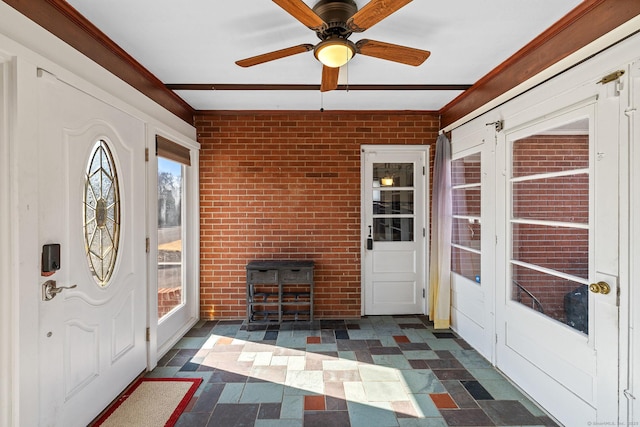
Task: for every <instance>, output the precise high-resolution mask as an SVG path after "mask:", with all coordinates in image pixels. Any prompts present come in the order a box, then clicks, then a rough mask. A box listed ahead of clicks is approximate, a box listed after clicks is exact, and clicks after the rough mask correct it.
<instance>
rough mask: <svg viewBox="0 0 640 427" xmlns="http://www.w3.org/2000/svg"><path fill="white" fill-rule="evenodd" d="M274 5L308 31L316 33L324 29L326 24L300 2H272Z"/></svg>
mask: <svg viewBox="0 0 640 427" xmlns="http://www.w3.org/2000/svg"><path fill="white" fill-rule="evenodd" d="M273 2H274V3H275V4H277V5H278V6H280V7H281V8H283V9H284V10H286V11H287V12H289V15H291V16H293V17H294V18H296V19H297V20H298V21H300V22H302V24H304V25H305V26H307V27H309V28H310V29H312V30H314V31H317V30H320V29H322V28H326V27H327V24H326V23H325V22H324V21H323V20H322V18H320V17H319V16H318V15H317V14H316V13H315V12H314V11H313V10H312V9H311V8H310V7H309V6H307V5H306V4H305V3H304V2H303V1H302V0H273Z"/></svg>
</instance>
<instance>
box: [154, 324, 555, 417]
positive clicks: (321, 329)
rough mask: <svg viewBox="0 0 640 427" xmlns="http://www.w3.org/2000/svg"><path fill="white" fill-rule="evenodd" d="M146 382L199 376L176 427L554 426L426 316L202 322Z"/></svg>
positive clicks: (464, 344)
mask: <svg viewBox="0 0 640 427" xmlns="http://www.w3.org/2000/svg"><path fill="white" fill-rule="evenodd" d="M147 375H148V376H153V377H194V376H195V377H201V378H203V380H204V381H203V383H202V384H201V385H200V388H199V389H198V391H197V392H196V395H195V396H194V397H193V399H192V400H191V402H190V403H189V405H188V407H187V409H186V410H185V412H184V413H183V414H182V415H181V417H180V419H179V420H178V423H177V427H199V426H202V427H204V426H221V427H235V426H237V427H240V426H256V427H301V426H305V427H313V426H322V427H326V426H331V427H342V426H344V427H379V426H380V427H383V426H389V427H391V426H394V427H395V426H398V427H404V426H407V427H413V426H555V425H556V424H555V423H554V422H553V420H551V419H550V418H549V417H547V416H546V415H545V413H544V412H543V411H542V410H540V409H539V408H538V407H537V406H536V405H535V404H534V403H532V402H531V401H529V400H528V399H527V398H526V397H525V396H524V395H523V394H522V393H520V392H519V391H518V390H517V389H516V388H515V387H513V385H511V383H509V382H508V381H507V380H506V379H505V378H504V377H503V376H502V375H501V374H500V373H499V372H497V371H496V370H495V369H493V367H492V366H491V365H490V364H489V363H488V362H487V361H486V360H485V359H484V358H483V357H482V356H480V355H479V354H478V353H477V352H476V351H475V350H473V349H472V348H471V347H470V346H469V345H468V344H467V343H466V342H465V341H464V340H462V339H460V338H458V337H457V336H456V335H455V333H453V332H448V331H444V332H443V331H434V329H433V325H432V324H431V323H430V322H429V321H428V320H427V319H426V318H425V317H423V316H374V317H365V318H362V319H358V320H345V321H336V320H321V321H316V322H312V323H308V322H306V323H302V322H301V323H289V324H282V325H280V326H278V325H269V326H268V327H262V328H259V327H253V325H252V327H251V328H250V330H247V327H246V325H245V324H244V323H243V322H242V321H202V322H200V323H199V324H197V325H196V327H194V328H193V329H192V330H191V331H189V333H187V335H186V336H185V337H184V338H182V340H180V342H178V344H177V345H176V346H175V347H174V348H173V349H172V350H170V351H169V352H168V353H167V354H166V355H165V356H164V357H163V358H162V360H160V361H159V363H158V367H156V369H154V370H153V371H152V372H150V373H148V374H147Z"/></svg>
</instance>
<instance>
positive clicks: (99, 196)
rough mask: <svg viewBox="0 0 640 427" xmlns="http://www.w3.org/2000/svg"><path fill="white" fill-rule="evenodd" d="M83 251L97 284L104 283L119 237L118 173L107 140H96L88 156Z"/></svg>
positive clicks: (116, 253) (105, 282) (109, 272)
mask: <svg viewBox="0 0 640 427" xmlns="http://www.w3.org/2000/svg"><path fill="white" fill-rule="evenodd" d="M83 206H84V209H83V213H84V237H85V251H86V253H87V261H88V262H89V269H90V270H91V273H92V275H93V278H94V279H95V281H96V283H98V285H100V286H102V287H104V286H106V285H107V284H108V282H109V279H110V278H111V274H112V273H113V268H114V266H115V263H116V257H117V255H118V242H119V241H120V192H119V189H118V174H117V173H116V169H115V164H114V161H113V157H112V155H111V151H110V150H109V147H108V146H107V143H106V142H105V141H103V140H99V141H98V142H97V143H96V144H95V146H94V148H93V150H92V152H91V157H90V158H89V163H88V165H87V172H86V176H85V184H84V198H83Z"/></svg>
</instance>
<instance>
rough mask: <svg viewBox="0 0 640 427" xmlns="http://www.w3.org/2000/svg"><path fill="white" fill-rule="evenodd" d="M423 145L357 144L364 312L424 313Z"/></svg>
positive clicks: (425, 175)
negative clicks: (360, 152)
mask: <svg viewBox="0 0 640 427" xmlns="http://www.w3.org/2000/svg"><path fill="white" fill-rule="evenodd" d="M427 150H428V148H425V147H419V148H416V147H408V148H407V149H406V150H401V149H399V148H398V147H391V148H388V149H385V148H384V147H380V146H370V147H366V148H363V163H362V168H363V173H362V180H363V181H362V189H363V195H362V213H363V215H362V245H363V246H362V247H363V249H362V260H363V268H362V276H363V300H364V313H365V314H367V315H376V314H378V315H380V314H416V313H425V298H424V297H425V292H426V290H425V277H426V276H425V274H426V271H425V266H426V262H425V260H426V242H427V228H426V221H425V218H426V215H427V204H426V203H427V199H426V197H425V193H426V188H427V176H428V175H427V173H426V168H427V166H426V165H427V157H428V151H427Z"/></svg>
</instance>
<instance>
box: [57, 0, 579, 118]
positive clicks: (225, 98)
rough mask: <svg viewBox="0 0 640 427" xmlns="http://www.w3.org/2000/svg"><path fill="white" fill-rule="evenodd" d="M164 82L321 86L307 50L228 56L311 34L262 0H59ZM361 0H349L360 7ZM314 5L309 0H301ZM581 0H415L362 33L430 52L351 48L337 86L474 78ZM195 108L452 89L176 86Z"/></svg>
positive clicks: (422, 105)
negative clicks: (391, 54)
mask: <svg viewBox="0 0 640 427" xmlns="http://www.w3.org/2000/svg"><path fill="white" fill-rule="evenodd" d="M67 1H68V2H69V4H71V5H72V6H73V7H75V8H76V9H77V10H78V11H79V12H80V13H81V14H83V15H84V16H85V17H86V18H88V19H89V20H90V21H91V22H92V23H93V24H95V25H96V26H97V27H98V28H99V29H100V30H102V31H103V32H104V33H105V34H107V36H109V37H110V38H111V39H112V40H113V41H115V42H116V43H117V44H119V45H120V46H121V47H122V48H123V49H124V50H125V51H127V52H128V53H129V54H130V55H131V56H133V57H134V58H135V59H136V60H137V61H138V62H140V63H141V64H142V65H143V66H144V67H146V68H147V69H148V70H149V71H151V72H152V73H153V74H154V75H155V76H156V77H158V78H159V79H160V80H161V81H162V82H163V83H165V84H179V83H199V84H201V83H204V84H212V85H215V84H307V85H319V84H320V78H321V70H322V66H321V64H320V63H319V62H318V61H317V60H316V59H315V58H314V56H313V52H307V53H302V54H299V55H295V56H291V57H288V58H284V59H279V60H276V61H272V62H268V63H265V64H261V65H256V66H254V67H250V68H242V67H239V66H237V65H236V64H235V61H236V60H239V59H243V58H247V57H250V56H254V55H258V54H262V53H267V52H270V51H273V50H277V49H282V48H286V47H291V46H295V45H299V44H302V43H310V44H316V43H317V42H318V41H319V40H318V38H317V37H316V35H315V33H314V32H313V31H312V30H310V29H308V28H306V27H305V26H304V25H302V24H301V23H300V22H298V21H297V20H296V19H295V18H293V17H292V16H291V15H289V14H288V13H287V12H285V11H284V10H283V9H281V8H280V7H279V6H278V5H277V4H275V3H273V2H272V1H269V0H226V1H223V0H188V1H176V0H109V1H96V0H67ZM367 2H368V0H356V3H357V4H358V7H359V8H362V7H363V6H364V5H365V4H366V3H367ZM305 3H306V4H308V5H309V6H310V7H313V5H314V4H315V0H305ZM579 3H580V0H486V1H479V0H449V1H446V2H443V1H441V0H439V1H436V0H415V1H413V2H411V3H409V4H408V5H407V6H405V7H403V8H402V9H400V10H399V11H397V12H396V13H394V14H392V15H391V16H389V17H388V18H386V19H385V20H383V21H382V22H380V23H378V24H377V25H375V26H373V27H372V28H370V29H368V30H367V31H365V32H364V33H360V34H357V33H354V34H353V35H352V36H351V37H350V40H352V41H354V42H355V41H358V40H360V39H363V38H367V39H373V40H379V41H384V42H388V43H394V44H400V45H405V46H410V47H414V48H419V49H424V50H429V51H431V56H430V57H429V59H427V61H426V62H425V63H424V64H423V65H421V66H419V67H412V66H408V65H402V64H397V63H395V62H389V61H385V60H381V59H376V58H371V57H367V56H363V55H357V56H356V57H355V58H354V59H353V60H352V61H351V62H350V63H349V64H348V65H347V66H345V67H343V69H342V70H341V72H340V84H351V85H362V84H380V85H395V84H402V85H430V84H473V83H475V82H476V81H477V80H478V79H479V78H481V77H482V76H484V75H485V74H487V73H488V72H489V71H491V70H492V69H493V68H495V67H496V66H497V65H499V64H500V63H501V62H503V61H504V60H505V59H507V58H508V57H509V56H511V55H512V54H514V53H515V52H516V51H518V50H519V49H520V48H521V47H523V46H524V45H525V44H527V43H528V42H529V41H531V40H532V39H534V38H535V37H536V36H537V35H539V34H540V33H542V32H543V31H544V30H546V29H547V28H548V27H550V26H551V25H552V24H553V23H554V22H556V21H558V20H559V19H560V18H561V17H563V16H564V15H565V14H567V13H568V12H569V11H570V10H571V9H573V8H574V7H575V6H577V5H578V4H579ZM177 93H178V95H179V96H180V97H181V98H182V99H184V100H185V101H186V102H187V103H188V104H190V105H191V106H192V107H193V108H194V109H196V110H317V109H320V108H325V109H328V110H438V109H440V108H441V107H443V106H444V105H446V104H447V103H448V102H449V101H451V100H452V99H454V98H455V97H456V96H457V95H459V94H460V92H459V91H387V90H385V91H360V90H352V91H344V90H336V91H333V92H325V93H324V94H321V93H320V91H315V90H313V91H310V90H300V91H290V90H287V91H282V90H278V91H235V90H233V91H228V90H218V91H215V90H207V91H177Z"/></svg>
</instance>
